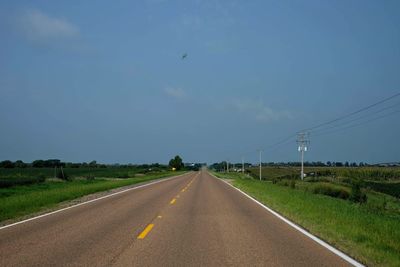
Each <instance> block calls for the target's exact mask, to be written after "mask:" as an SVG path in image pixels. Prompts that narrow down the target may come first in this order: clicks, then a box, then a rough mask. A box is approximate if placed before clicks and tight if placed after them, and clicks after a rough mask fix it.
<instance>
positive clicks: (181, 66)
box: [0, 0, 400, 163]
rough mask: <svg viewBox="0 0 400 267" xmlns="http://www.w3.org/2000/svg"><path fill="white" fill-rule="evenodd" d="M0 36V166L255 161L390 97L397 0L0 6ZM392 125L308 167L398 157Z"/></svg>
mask: <svg viewBox="0 0 400 267" xmlns="http://www.w3.org/2000/svg"><path fill="white" fill-rule="evenodd" d="M0 36H1V37H0V39H1V42H0V96H1V97H0V123H1V125H0V128H1V138H0V160H3V159H11V160H17V159H22V160H24V161H32V160H34V159H39V158H43V159H46V158H59V159H62V160H65V161H90V160H97V161H99V162H106V163H114V162H120V163H127V162H133V163H142V162H162V163H166V162H168V160H169V159H170V158H171V157H172V156H174V155H176V154H180V155H181V156H182V157H183V159H184V160H185V161H199V162H215V161H222V160H226V159H229V160H230V161H238V162H239V161H240V159H241V156H242V155H243V154H245V159H246V160H247V161H250V162H254V161H256V160H257V153H256V149H257V148H259V147H261V148H265V147H268V146H269V145H270V144H273V143H275V142H278V141H279V140H281V139H283V138H285V137H286V136H288V135H290V134H292V133H296V132H297V131H298V130H300V129H303V128H307V127H311V126H313V125H316V124H319V123H321V122H324V121H327V120H330V119H333V118H335V117H338V116H341V115H344V114H347V113H350V112H352V111H354V110H357V109H359V108H362V107H364V106H367V105H369V104H371V103H374V102H377V101H379V100H381V99H384V98H386V97H389V96H391V95H394V94H396V93H398V92H399V91H400V87H399V85H400V3H399V2H398V1H218V0H214V1H201V0H193V1H163V0H148V1H115V2H113V3H112V4H111V3H110V2H109V1H95V2H94V1H64V2H60V1H1V2H0ZM184 53H187V54H188V56H187V58H185V59H184V60H182V59H181V57H182V55H183V54H184ZM399 103H400V97H398V98H395V99H393V100H391V101H388V102H385V103H384V105H381V106H380V107H381V108H382V107H385V105H386V107H387V106H390V105H394V108H393V109H388V110H387V111H385V112H389V111H393V110H396V108H397V110H399V109H400V106H399V105H397V106H395V105H396V104H399ZM382 114H385V113H381V115H382ZM373 115H374V114H373V110H372V114H371V117H373ZM399 119H400V115H399V113H394V114H393V115H391V116H387V117H385V118H383V119H379V120H376V121H373V122H371V123H367V124H365V125H361V126H359V127H354V128H350V129H347V130H343V131H340V132H337V133H332V134H329V135H323V136H318V135H317V134H314V135H313V133H310V140H311V144H310V150H309V152H307V155H306V159H308V160H321V161H327V160H331V161H332V160H335V161H346V160H347V161H357V162H359V161H367V162H388V161H398V160H399V155H400V152H399V151H400V142H398V137H399V136H400V123H399V121H400V120H399ZM296 148H297V145H296V143H295V141H294V140H293V141H291V142H289V143H288V144H285V145H283V146H280V147H277V149H275V150H273V151H272V150H268V149H267V150H265V152H264V160H265V161H295V160H298V158H299V155H298V152H297V150H296ZM245 152H246V153H245ZM247 152H248V153H247Z"/></svg>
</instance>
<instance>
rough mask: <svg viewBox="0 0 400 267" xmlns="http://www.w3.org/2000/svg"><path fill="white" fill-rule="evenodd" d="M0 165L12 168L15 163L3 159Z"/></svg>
mask: <svg viewBox="0 0 400 267" xmlns="http://www.w3.org/2000/svg"><path fill="white" fill-rule="evenodd" d="M0 167H1V168H9V169H10V168H14V167H15V165H14V163H13V162H12V161H11V160H4V161H2V162H0Z"/></svg>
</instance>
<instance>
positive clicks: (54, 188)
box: [0, 172, 183, 222]
mask: <svg viewBox="0 0 400 267" xmlns="http://www.w3.org/2000/svg"><path fill="white" fill-rule="evenodd" d="M182 173H183V172H163V173H158V174H151V175H146V176H141V177H136V178H129V179H123V180H109V179H108V180H106V179H94V180H74V181H70V182H55V181H48V182H44V183H41V184H34V185H27V186H14V187H10V188H2V189H0V222H1V221H5V220H9V219H15V218H18V217H22V216H25V215H28V214H32V213H35V212H39V211H42V210H45V209H49V208H53V207H55V206H56V205H57V204H58V203H60V202H63V201H67V200H72V199H75V198H79V197H82V196H85V195H88V194H92V193H96V192H100V191H106V190H109V189H114V188H117V187H122V186H127V185H133V184H137V183H141V182H146V181H150V180H154V179H158V178H164V177H169V176H175V175H179V174H182Z"/></svg>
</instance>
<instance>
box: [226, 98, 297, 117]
mask: <svg viewBox="0 0 400 267" xmlns="http://www.w3.org/2000/svg"><path fill="white" fill-rule="evenodd" d="M232 106H233V108H234V109H235V110H237V111H239V112H241V113H245V114H247V115H248V116H251V117H253V118H254V119H255V120H257V121H260V122H271V121H277V120H281V119H292V118H293V115H292V114H291V113H290V112H289V111H285V110H274V109H272V108H270V107H268V106H266V105H265V104H264V103H263V102H262V101H261V100H252V99H235V100H234V101H232Z"/></svg>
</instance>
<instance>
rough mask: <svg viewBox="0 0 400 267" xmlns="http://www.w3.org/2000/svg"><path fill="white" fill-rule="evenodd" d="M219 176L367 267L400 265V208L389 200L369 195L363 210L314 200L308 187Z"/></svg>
mask: <svg viewBox="0 0 400 267" xmlns="http://www.w3.org/2000/svg"><path fill="white" fill-rule="evenodd" d="M218 176H219V177H228V178H233V179H234V181H233V185H234V186H236V187H238V188H240V189H241V190H243V191H245V192H247V193H249V194H250V195H252V196H253V197H255V198H256V199H258V200H259V201H261V202H263V203H265V204H266V205H268V206H269V207H271V208H272V209H274V210H276V211H277V212H279V213H281V214H282V215H284V216H285V217H287V218H289V219H290V220H292V221H294V222H296V223H297V224H299V225H301V226H302V227H304V228H305V229H307V230H308V231H310V232H311V233H313V234H315V235H317V236H319V237H320V238H322V239H324V240H326V241H327V242H328V243H330V244H332V245H333V246H335V247H337V248H339V249H340V250H343V251H344V252H346V253H347V254H349V255H350V256H352V257H354V258H356V259H358V260H359V261H361V262H363V263H365V264H367V265H370V266H399V265H400V242H399V240H400V212H399V211H400V203H399V201H398V200H397V199H395V198H393V197H391V196H388V195H384V194H381V193H376V192H369V193H368V202H367V203H366V204H364V205H360V204H355V203H352V202H350V201H347V200H342V199H338V198H332V197H329V196H325V195H319V194H313V193H311V192H310V191H309V190H306V189H305V188H306V187H307V185H304V183H296V189H292V188H290V187H285V186H281V185H277V184H273V183H271V182H267V181H262V182H260V181H257V180H255V179H251V178H246V177H244V176H240V175H238V174H233V175H231V174H229V175H228V176H227V175H226V174H218ZM309 184H313V183H309ZM313 186H314V185H313ZM385 199H386V200H385ZM384 200H385V201H386V202H387V203H386V204H385V206H386V209H383V208H382V207H383V206H382V205H383V204H382V203H384V202H382V201H384Z"/></svg>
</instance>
